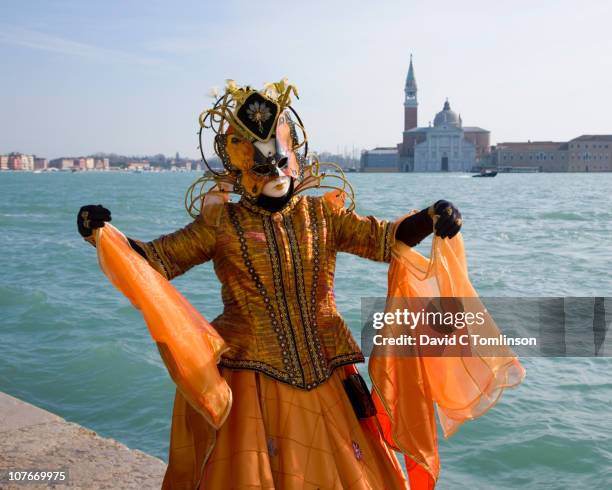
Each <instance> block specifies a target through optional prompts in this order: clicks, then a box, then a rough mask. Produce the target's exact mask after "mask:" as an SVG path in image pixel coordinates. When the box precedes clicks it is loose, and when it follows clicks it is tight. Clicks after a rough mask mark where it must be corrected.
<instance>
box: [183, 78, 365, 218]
mask: <svg viewBox="0 0 612 490" xmlns="http://www.w3.org/2000/svg"><path fill="white" fill-rule="evenodd" d="M291 95H294V96H295V97H296V98H298V93H297V89H296V87H295V86H294V85H291V84H289V83H288V82H287V79H282V80H281V81H279V82H276V83H268V84H266V85H265V86H264V88H263V89H262V90H255V89H253V88H251V87H250V86H248V85H247V86H244V87H240V86H238V85H237V84H236V82H235V81H234V80H228V81H227V84H226V87H225V92H224V94H223V95H222V96H221V97H219V98H218V99H217V100H216V102H215V103H214V105H213V107H212V108H210V109H208V110H205V111H204V112H202V114H200V118H199V122H200V130H199V132H198V135H199V149H200V153H201V155H202V161H203V162H204V164H205V165H206V167H207V169H208V170H207V172H206V173H205V175H204V176H202V177H200V178H199V179H198V180H196V181H195V182H194V183H193V184H192V185H191V186H190V187H189V189H188V190H187V194H186V196H185V207H186V208H187V212H188V213H189V214H190V215H191V216H192V217H194V218H195V217H196V216H198V215H199V214H200V213H201V210H202V208H203V206H204V203H205V200H207V199H209V200H218V199H223V200H227V199H229V193H236V194H240V195H241V196H244V197H245V198H247V199H249V200H252V201H254V200H256V199H257V197H258V196H259V193H260V192H261V190H262V188H263V185H264V183H265V179H266V178H269V177H265V176H263V177H262V175H261V173H258V172H257V171H256V168H254V167H256V165H254V159H255V151H256V150H255V147H254V143H256V142H262V143H265V142H268V141H269V140H270V139H271V138H275V144H276V146H277V147H278V148H279V150H278V151H280V152H281V154H282V155H284V157H286V159H287V164H286V166H285V167H284V168H283V172H284V173H285V175H288V176H289V177H291V178H293V179H295V181H296V182H295V184H294V194H296V193H298V192H303V191H304V190H306V189H312V188H328V189H333V190H334V192H333V193H328V194H329V195H327V196H326V197H327V199H331V200H333V201H337V202H338V203H340V202H344V199H345V198H346V197H349V199H350V200H351V204H350V209H352V208H353V207H354V192H353V189H352V187H351V185H350V183H349V182H348V181H347V180H346V177H345V176H344V172H343V171H342V169H341V168H340V166H339V165H337V164H335V163H322V162H319V160H318V158H317V157H316V155H309V154H308V137H307V135H306V130H305V129H304V125H303V123H302V120H301V118H300V116H299V115H298V113H297V112H296V111H295V109H293V107H292V106H291ZM209 129H210V130H212V131H213V133H214V151H215V154H216V155H217V156H218V157H219V159H220V160H221V164H222V168H221V169H220V168H213V167H212V166H211V165H210V164H209V162H208V161H207V159H206V157H205V155H204V147H203V142H202V137H203V134H204V130H209ZM325 167H331V168H330V170H331V171H332V172H333V173H332V172H322V169H323V168H325ZM324 178H328V179H330V180H333V179H336V180H339V181H340V182H338V185H334V184H332V183H330V184H328V183H325V184H323V183H322V181H323V179H324Z"/></svg>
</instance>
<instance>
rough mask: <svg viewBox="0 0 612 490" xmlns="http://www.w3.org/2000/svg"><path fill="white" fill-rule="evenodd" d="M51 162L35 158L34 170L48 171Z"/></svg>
mask: <svg viewBox="0 0 612 490" xmlns="http://www.w3.org/2000/svg"><path fill="white" fill-rule="evenodd" d="M48 166H49V161H48V160H47V159H46V158H37V157H34V170H47V167H48Z"/></svg>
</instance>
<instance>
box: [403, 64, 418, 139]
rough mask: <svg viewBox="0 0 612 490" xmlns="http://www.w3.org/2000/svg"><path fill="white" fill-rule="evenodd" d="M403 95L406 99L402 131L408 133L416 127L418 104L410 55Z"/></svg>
mask: <svg viewBox="0 0 612 490" xmlns="http://www.w3.org/2000/svg"><path fill="white" fill-rule="evenodd" d="M404 93H405V94H406V98H405V99H404V131H408V130H410V129H412V128H416V127H417V125H418V120H417V110H418V106H419V103H418V102H417V84H416V79H415V78H414V67H413V66H412V55H410V66H409V67H408V76H407V77H406V86H405V87H404Z"/></svg>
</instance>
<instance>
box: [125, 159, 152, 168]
mask: <svg viewBox="0 0 612 490" xmlns="http://www.w3.org/2000/svg"><path fill="white" fill-rule="evenodd" d="M150 166H151V164H150V163H149V161H148V160H143V161H141V162H128V164H127V169H128V170H149V167H150Z"/></svg>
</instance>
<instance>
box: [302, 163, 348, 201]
mask: <svg viewBox="0 0 612 490" xmlns="http://www.w3.org/2000/svg"><path fill="white" fill-rule="evenodd" d="M311 159H312V163H311V164H310V165H309V166H307V167H306V168H305V169H304V178H303V179H302V180H301V182H300V183H299V184H298V185H297V186H296V187H295V189H294V191H293V192H294V194H298V193H301V192H304V191H307V190H309V189H333V190H337V191H339V192H340V193H341V195H343V196H345V197H347V198H348V199H349V200H350V204H349V205H348V207H347V209H348V211H353V210H354V209H355V189H354V188H353V186H352V184H351V183H350V181H349V180H348V179H347V178H346V174H345V173H344V170H342V167H341V166H340V165H338V164H337V163H334V162H320V161H319V159H318V157H317V156H316V155H312V156H311ZM324 168H329V169H330V171H327V172H323V171H322V169H324ZM326 179H328V181H327V182H325V183H324V180H326ZM330 181H331V182H330ZM334 181H339V183H338V185H335V184H334V183H333V182H334Z"/></svg>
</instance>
